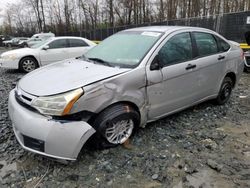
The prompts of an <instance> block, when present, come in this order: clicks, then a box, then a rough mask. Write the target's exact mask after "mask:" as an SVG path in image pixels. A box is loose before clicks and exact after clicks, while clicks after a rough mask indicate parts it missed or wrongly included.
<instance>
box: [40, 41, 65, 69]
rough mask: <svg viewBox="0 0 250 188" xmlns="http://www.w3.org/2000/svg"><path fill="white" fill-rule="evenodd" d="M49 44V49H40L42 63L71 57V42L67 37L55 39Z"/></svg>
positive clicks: (45, 63)
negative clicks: (69, 48)
mask: <svg viewBox="0 0 250 188" xmlns="http://www.w3.org/2000/svg"><path fill="white" fill-rule="evenodd" d="M48 46H49V49H47V50H45V49H41V50H40V60H41V64H42V65H47V64H50V63H54V62H57V61H61V60H64V59H68V58H69V52H68V46H69V43H68V40H67V39H55V40H53V41H51V42H50V43H49V44H48Z"/></svg>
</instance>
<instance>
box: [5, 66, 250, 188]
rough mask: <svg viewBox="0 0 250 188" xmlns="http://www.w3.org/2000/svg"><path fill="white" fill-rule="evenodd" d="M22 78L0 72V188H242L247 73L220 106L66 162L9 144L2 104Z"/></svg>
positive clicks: (249, 119)
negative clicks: (122, 144) (226, 100)
mask: <svg viewBox="0 0 250 188" xmlns="http://www.w3.org/2000/svg"><path fill="white" fill-rule="evenodd" d="M22 76H23V74H22V73H19V72H18V71H13V70H3V69H0V99H1V100H0V109H1V110H0V187H147V188H150V187H174V188H181V187H197V188H198V187H199V188H201V187H218V188H220V187H250V74H243V76H242V79H241V81H240V83H239V85H238V87H237V88H236V89H235V90H234V92H233V95H232V98H231V100H230V101H229V102H228V103H227V104H226V105H224V106H215V105H213V104H212V103H211V102H206V103H202V104H200V105H197V106H194V107H192V108H189V109H187V110H185V111H182V112H180V113H177V114H175V115H172V116H170V117H167V118H164V119H161V120H159V121H156V122H154V123H150V124H148V125H147V126H146V128H144V129H140V130H139V131H138V132H137V133H136V135H135V136H134V137H133V138H132V139H131V140H130V144H126V145H124V146H120V147H116V148H112V149H107V150H91V149H90V148H84V149H83V151H82V153H81V154H80V156H79V159H78V160H77V161H76V162H71V163H69V164H62V163H59V162H57V161H53V160H51V159H47V158H44V157H42V156H39V155H36V154H32V153H30V152H26V151H24V150H23V149H22V148H21V147H20V145H19V144H18V143H17V141H16V139H15V137H14V134H13V131H12V127H11V122H10V120H9V117H8V111H7V100H8V93H9V91H10V90H11V89H12V88H14V87H15V84H16V80H17V79H18V78H20V77H22Z"/></svg>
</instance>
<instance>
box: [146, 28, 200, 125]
mask: <svg viewBox="0 0 250 188" xmlns="http://www.w3.org/2000/svg"><path fill="white" fill-rule="evenodd" d="M193 54H194V53H193V48H192V40H191V36H190V33H189V32H184V33H179V34H175V35H173V36H172V37H170V38H169V39H167V41H166V42H165V44H164V45H163V46H162V47H160V49H159V51H158V54H157V55H156V56H155V59H154V60H153V62H152V64H154V63H155V62H156V61H158V63H159V65H160V67H161V68H159V69H158V70H157V69H156V70H152V65H151V68H150V67H147V78H148V85H147V93H148V101H149V111H148V116H149V117H148V118H149V120H154V119H158V118H160V117H163V116H165V115H167V114H170V113H173V112H175V111H178V110H180V109H182V108H185V107H187V106H189V105H191V104H193V103H194V102H195V101H196V100H197V95H198V89H199V88H198V84H197V78H198V77H197V75H198V74H197V71H198V70H197V68H196V64H195V61H194V60H193V57H194V55H193ZM150 69H151V70H150Z"/></svg>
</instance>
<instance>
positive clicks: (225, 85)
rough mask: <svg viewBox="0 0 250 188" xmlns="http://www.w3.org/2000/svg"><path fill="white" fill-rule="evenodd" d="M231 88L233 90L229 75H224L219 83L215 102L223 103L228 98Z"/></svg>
mask: <svg viewBox="0 0 250 188" xmlns="http://www.w3.org/2000/svg"><path fill="white" fill-rule="evenodd" d="M232 90H233V81H232V79H231V78H230V77H225V78H224V80H223V82H222V84H221V88H220V91H219V94H218V96H217V98H216V100H215V102H216V104H218V105H223V104H225V103H226V102H227V101H228V100H229V99H230V96H231V93H232Z"/></svg>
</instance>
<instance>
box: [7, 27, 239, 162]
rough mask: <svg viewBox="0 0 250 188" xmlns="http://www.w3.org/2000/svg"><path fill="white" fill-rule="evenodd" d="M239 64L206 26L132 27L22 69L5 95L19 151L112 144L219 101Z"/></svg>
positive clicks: (234, 48)
mask: <svg viewBox="0 0 250 188" xmlns="http://www.w3.org/2000/svg"><path fill="white" fill-rule="evenodd" d="M243 68H244V56H243V52H242V50H241V49H240V48H239V46H238V45H237V43H235V42H231V41H228V40H226V39H225V38H223V37H222V36H221V35H219V34H218V33H216V32H214V31H211V30H208V29H203V28H195V27H177V26H155V27H142V28H134V29H129V30H125V31H121V32H119V33H117V34H115V35H113V36H111V37H109V38H107V39H106V40H104V41H103V42H101V43H100V44H99V45H97V46H96V47H94V48H92V49H91V50H89V51H88V52H87V53H86V54H85V56H82V57H81V58H77V59H71V60H65V61H62V62H59V63H55V64H51V65H48V66H45V67H43V68H39V69H37V70H35V71H33V72H31V73H29V74H27V75H26V76H25V77H23V78H22V79H21V80H20V81H19V83H18V84H17V87H16V88H15V89H14V90H12V91H11V92H10V96H9V114H10V118H11V120H12V123H13V129H14V132H15V135H16V137H17V140H18V141H19V143H20V144H21V145H22V147H23V148H25V149H27V150H29V151H32V152H35V153H38V154H42V155H45V156H50V157H55V158H59V159H66V160H75V159H76V158H77V156H78V153H79V151H80V150H81V148H82V146H83V145H84V144H85V142H86V141H87V140H88V139H90V138H91V140H92V143H93V144H95V146H96V147H110V146H116V145H119V144H123V143H124V142H126V140H128V138H129V137H130V136H131V135H132V134H133V132H135V130H136V128H138V127H139V126H141V127H144V126H145V125H146V124H147V123H148V122H151V121H155V120H157V119H160V118H162V117H165V116H167V115H169V114H172V113H175V112H178V111H181V110H183V109H185V108H188V107H190V106H193V105H195V104H198V103H201V102H203V101H206V100H209V99H213V100H214V101H215V102H216V103H217V104H220V105H222V104H224V103H226V102H227V101H228V100H229V98H230V95H231V92H232V89H233V88H234V87H235V86H236V85H237V83H238V81H239V79H240V76H241V74H242V71H243Z"/></svg>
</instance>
